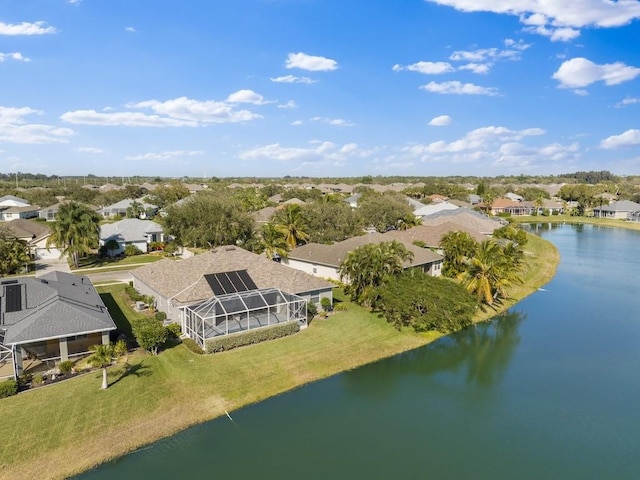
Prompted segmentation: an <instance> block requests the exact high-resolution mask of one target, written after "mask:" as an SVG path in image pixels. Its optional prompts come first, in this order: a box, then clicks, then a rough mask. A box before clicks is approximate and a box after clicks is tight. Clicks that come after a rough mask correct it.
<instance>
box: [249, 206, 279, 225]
mask: <svg viewBox="0 0 640 480" xmlns="http://www.w3.org/2000/svg"><path fill="white" fill-rule="evenodd" d="M277 211H278V210H277V208H276V207H264V208H261V209H260V210H257V211H255V212H252V213H251V217H252V218H253V221H254V222H256V225H257V226H258V227H261V226H262V225H264V224H265V223H269V220H271V217H272V216H273V214H274V213H276V212H277Z"/></svg>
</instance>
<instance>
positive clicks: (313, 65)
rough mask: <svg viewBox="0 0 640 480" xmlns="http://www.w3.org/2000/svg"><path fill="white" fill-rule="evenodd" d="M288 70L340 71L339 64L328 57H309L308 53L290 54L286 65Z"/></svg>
mask: <svg viewBox="0 0 640 480" xmlns="http://www.w3.org/2000/svg"><path fill="white" fill-rule="evenodd" d="M285 67H286V68H300V69H302V70H309V71H311V72H328V71H332V70H337V69H338V62H336V61H335V60H332V59H330V58H326V57H317V56H314V55H307V54H306V53H302V52H298V53H290V54H289V55H288V57H287V61H286V63H285Z"/></svg>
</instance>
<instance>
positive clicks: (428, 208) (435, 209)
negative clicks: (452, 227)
mask: <svg viewBox="0 0 640 480" xmlns="http://www.w3.org/2000/svg"><path fill="white" fill-rule="evenodd" d="M458 208H460V207H458V206H457V205H454V204H453V203H449V202H446V201H442V202H440V203H432V204H430V205H425V206H424V207H420V208H417V209H416V210H414V211H413V214H414V215H415V216H416V217H422V218H424V217H428V216H430V215H434V214H436V213H439V212H442V211H445V210H457V209H458Z"/></svg>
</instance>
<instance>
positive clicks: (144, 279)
mask: <svg viewBox="0 0 640 480" xmlns="http://www.w3.org/2000/svg"><path fill="white" fill-rule="evenodd" d="M131 274H132V276H133V282H134V283H133V286H134V287H135V288H136V290H138V292H140V293H141V294H143V295H151V296H153V297H154V299H155V306H156V308H157V309H158V310H160V311H162V312H165V313H166V314H167V316H168V318H169V319H170V320H172V321H174V322H177V323H179V324H180V325H181V327H182V331H183V332H185V333H187V334H188V335H189V336H190V337H191V338H192V339H193V340H194V341H196V342H198V344H200V345H201V346H204V344H205V342H206V340H207V339H208V338H212V337H216V336H219V335H227V334H230V333H235V332H239V331H245V330H250V329H255V328H262V327H265V326H269V325H272V324H274V323H281V322H288V321H297V322H299V324H300V326H301V327H304V326H306V303H307V302H312V303H314V304H320V301H321V299H322V298H328V299H329V300H331V301H332V299H333V296H332V289H333V286H334V285H333V284H332V283H330V282H328V281H326V280H323V279H320V278H316V277H313V276H311V275H308V274H306V273H304V272H299V271H295V270H292V269H290V268H287V267H286V266H284V265H281V264H280V263H278V262H274V261H273V260H270V259H268V258H267V257H266V256H264V255H257V254H255V253H252V252H249V251H247V250H244V249H242V248H240V247H237V246H231V245H229V246H223V247H218V248H215V249H213V250H211V251H209V252H207V253H203V254H201V255H196V256H194V257H191V258H187V259H184V260H182V261H180V262H175V261H172V260H169V259H166V260H161V261H159V262H155V263H151V264H149V265H145V266H143V267H140V268H138V269H136V270H133V271H132V272H131ZM303 306H304V312H301V310H300V309H301V308H302V307H303ZM238 308H239V310H238ZM207 312H209V313H207ZM301 313H304V315H301ZM210 315H213V316H214V317H215V318H211V316H210Z"/></svg>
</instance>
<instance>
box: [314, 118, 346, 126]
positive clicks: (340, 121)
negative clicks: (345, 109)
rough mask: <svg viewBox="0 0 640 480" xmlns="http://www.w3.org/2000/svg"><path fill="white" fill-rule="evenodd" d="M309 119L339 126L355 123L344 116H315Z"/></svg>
mask: <svg viewBox="0 0 640 480" xmlns="http://www.w3.org/2000/svg"><path fill="white" fill-rule="evenodd" d="M309 121H311V122H316V123H323V124H325V125H334V126H338V127H353V125H354V124H353V123H352V122H350V121H348V120H344V119H342V118H327V117H313V118H311V119H309Z"/></svg>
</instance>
